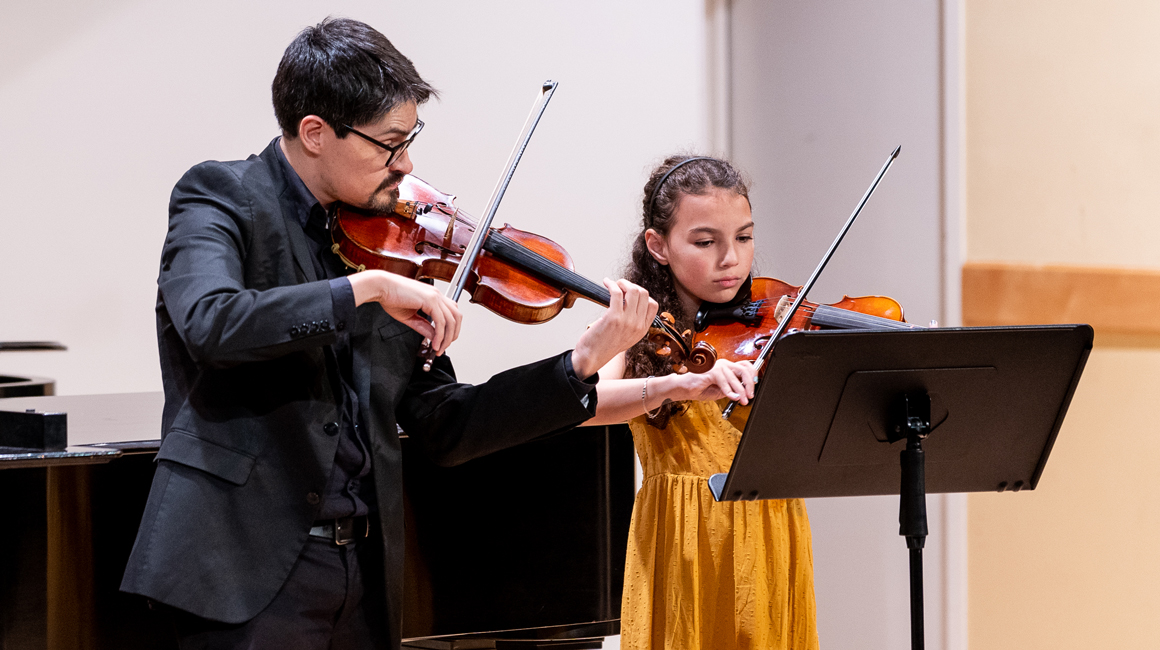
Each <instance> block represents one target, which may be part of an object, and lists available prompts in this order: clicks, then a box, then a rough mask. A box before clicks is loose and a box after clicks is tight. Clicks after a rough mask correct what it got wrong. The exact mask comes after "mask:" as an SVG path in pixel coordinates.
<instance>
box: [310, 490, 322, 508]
mask: <svg viewBox="0 0 1160 650" xmlns="http://www.w3.org/2000/svg"><path fill="white" fill-rule="evenodd" d="M321 502H322V497H320V496H318V493H317V492H311V493H309V494H307V495H306V503H309V504H310V505H312V506H316V505H318V504H319V503H321Z"/></svg>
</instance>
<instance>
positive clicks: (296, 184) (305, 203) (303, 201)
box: [274, 136, 322, 229]
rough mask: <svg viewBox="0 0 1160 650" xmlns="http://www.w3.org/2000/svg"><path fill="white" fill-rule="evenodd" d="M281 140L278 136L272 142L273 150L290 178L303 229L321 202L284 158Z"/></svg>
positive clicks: (299, 220) (283, 170) (299, 221)
mask: <svg viewBox="0 0 1160 650" xmlns="http://www.w3.org/2000/svg"><path fill="white" fill-rule="evenodd" d="M281 140H282V137H281V136H279V137H278V138H277V140H276V141H275V142H274V151H275V152H276V153H277V155H278V164H280V165H282V172H283V173H284V174H286V178H288V179H290V187H291V191H292V192H293V194H292V196H293V197H294V203H295V204H296V205H297V206H298V215H297V216H298V223H299V225H301V226H302V228H303V229H305V228H306V222H307V221H309V220H310V215H311V214H312V213H313V212H314V206H319V207H321V206H322V204H321V203H319V201H318V199H316V198H314V195H313V194H311V193H310V189H309V188H307V187H306V183H304V182H302V177H301V176H299V175H298V172H297V171H295V170H294V167H293V165H291V164H290V161H289V160H286V154H285V153H283V152H282V142H281Z"/></svg>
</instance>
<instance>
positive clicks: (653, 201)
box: [645, 156, 716, 225]
mask: <svg viewBox="0 0 1160 650" xmlns="http://www.w3.org/2000/svg"><path fill="white" fill-rule="evenodd" d="M694 160H716V158H710V157H709V156H696V157H694V158H686V159H684V160H682V161H681V162H679V163H677V164H675V165H673V166H672V167H670V168H669V171H667V172H665V175H664V176H661V179H660V180H659V181H657V184H656V185H654V186H653V191H652V196H650V197H649V199H648V214H646V215H645V216H646V217H648V221H649V224H650V225H651V224H652V215H653V210H655V209H656V207H657V193H658V192H660V191H661V186H662V185H664V184H665V181H666V180H668V178H669V174H671V173H673V172H675V171H677V170H678V169H680V168H681V167H684V166H685V165H687V164H689V163H691V162H693V161H694Z"/></svg>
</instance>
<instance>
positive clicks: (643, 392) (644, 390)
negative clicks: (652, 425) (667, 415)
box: [640, 375, 664, 418]
mask: <svg viewBox="0 0 1160 650" xmlns="http://www.w3.org/2000/svg"><path fill="white" fill-rule="evenodd" d="M650 379H656V377H654V376H653V375H649V376H648V377H645V378H644V384H643V385H642V386H641V387H640V401H641V403H642V405H643V406H644V414H645V415H647V416H649V417H650V418H652V417H656V414H657V413H660V411H661V406H664V402H662V403H661V406H658V407H656V408H655V409H653V410H651V411H650V410H648V380H650Z"/></svg>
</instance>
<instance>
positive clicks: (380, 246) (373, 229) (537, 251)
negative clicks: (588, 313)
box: [330, 174, 687, 354]
mask: <svg viewBox="0 0 1160 650" xmlns="http://www.w3.org/2000/svg"><path fill="white" fill-rule="evenodd" d="M398 191H399V198H398V200H397V201H396V203H395V208H394V211H393V212H391V213H389V214H379V213H373V212H368V211H365V210H360V209H357V208H353V207H350V206H345V205H340V206H338V207H337V208H336V210H335V212H334V214H333V215H332V216H331V220H330V234H331V239H332V241H333V242H334V243H333V245H332V246H331V250H332V251H333V252H334V253H336V254H337V255H338V256H339V257H340V258H341V259H342V261H343V262H344V263H345V264H346V265H347V266H349V267H351V268H353V269H355V270H357V271H363V270H366V269H381V270H383V271H387V272H390V273H396V274H399V275H403V276H406V277H409V278H414V279H417V280H427V279H431V280H442V281H450V280H451V278H452V277H453V276H454V274H455V272H456V270H457V269H458V267H459V264H460V262H461V260H462V258H463V255H464V253H465V251H466V250H467V246H468V244H469V242H470V240H471V238H472V235H473V234H474V233H475V229H476V220H475V219H474V218H473V217H471V215H469V214H467V213H466V212H464V211H462V210H460V209H459V208H457V207H456V206H455V196H454V195H451V194H445V193H443V192H440V191H439V190H437V189H435V188H434V187H432V186H431V185H430V184H428V183H426V182H424V181H423V180H421V179H419V178H417V177H415V176H412V175H410V174H408V175H406V176H404V177H403V180H402V182H401V183H400V184H399V189H398ZM464 289H465V290H466V291H467V292H468V293H469V294H470V295H471V302H474V303H477V304H480V305H483V306H484V307H486V308H487V309H489V310H490V311H492V312H495V313H496V314H499V315H500V316H503V317H504V318H507V319H509V320H512V321H515V322H517V323H525V324H532V323H543V322H546V321H549V320H551V319H552V318H554V317H555V316H556V315H557V314H559V313H560V312H561V311H562V310H564V309H566V308H568V307H571V306H572V305H573V304H575V302H576V299H577V298H585V299H587V300H590V301H592V302H595V303H597V304H600V305H603V306H605V307H607V306H608V303H609V299H610V295H609V292H608V289H606V288H605V287H604V286H602V285H599V284H596V283H595V282H592V281H591V280H589V279H587V278H585V277H584V276H582V275H580V274H578V273H576V271H575V265H574V264H573V262H572V257H571V256H570V255H569V254H568V252H567V251H566V250H564V248H563V247H561V246H560V245H559V244H557V243H556V242H554V241H552V240H550V239H548V238H546V237H542V236H540V235H537V234H534V233H530V232H526V231H523V230H518V229H516V228H513V227H512V226H510V225H508V224H504V226H503V227H502V228H491V229H489V231H488V232H487V233H486V236H485V238H484V240H483V245H482V251H481V253H480V255H479V256H478V257H477V258H476V260H475V263H474V265H473V266H472V268H471V270H470V274H469V276H468V277H467V282H466V284H465V286H464ZM653 328H654V329H656V330H657V331H658V332H668V335H669V337H670V339H671V340H670V344H671V347H672V349H675V350H678V353H679V354H686V353H687V351H685V350H684V346H683V342H682V341H680V340H679V335H678V334H677V332H676V330H675V328H671V327H670V326H669V325H668V324H667V323H665V322H663V321H661V320H660V319H659V318H657V319H654V321H653Z"/></svg>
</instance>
